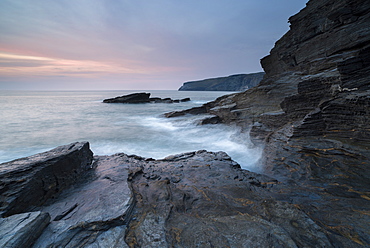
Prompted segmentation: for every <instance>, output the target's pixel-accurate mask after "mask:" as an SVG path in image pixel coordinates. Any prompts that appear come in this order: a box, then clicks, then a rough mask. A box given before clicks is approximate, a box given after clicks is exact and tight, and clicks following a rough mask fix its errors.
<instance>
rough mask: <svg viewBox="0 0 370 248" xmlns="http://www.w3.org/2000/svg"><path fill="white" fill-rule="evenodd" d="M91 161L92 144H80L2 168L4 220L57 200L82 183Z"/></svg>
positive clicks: (0, 189) (0, 190) (0, 187)
mask: <svg viewBox="0 0 370 248" xmlns="http://www.w3.org/2000/svg"><path fill="white" fill-rule="evenodd" d="M92 158H93V153H92V152H91V151H90V149H89V143H88V142H77V143H73V144H70V145H66V146H60V147H57V148H55V149H53V150H50V151H48V152H44V153H40V154H36V155H34V156H30V157H26V158H21V159H17V160H14V161H11V162H8V163H3V164H1V165H0V183H1V184H0V195H1V198H0V214H1V216H2V217H6V216H10V215H13V214H17V213H23V212H27V211H30V210H32V209H33V208H34V207H37V206H40V205H42V204H43V203H45V202H46V201H47V200H49V199H51V198H53V197H56V196H57V195H58V194H60V192H62V191H63V190H65V189H67V188H68V187H70V186H71V185H74V184H75V183H76V182H78V181H80V180H81V177H83V176H84V175H85V174H86V173H87V172H88V171H89V170H90V169H91V162H92Z"/></svg>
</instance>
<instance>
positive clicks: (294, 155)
mask: <svg viewBox="0 0 370 248" xmlns="http://www.w3.org/2000/svg"><path fill="white" fill-rule="evenodd" d="M289 21H290V23H291V27H290V31H288V33H287V34H285V35H284V36H283V37H282V38H281V39H280V40H279V41H278V42H276V44H275V47H274V48H273V49H272V50H271V52H270V55H268V56H267V57H265V58H263V59H262V60H261V63H262V66H263V68H264V70H265V72H266V76H265V77H264V79H263V80H262V81H261V83H260V84H259V85H258V86H256V87H254V88H252V89H249V90H247V91H245V92H241V93H236V94H232V95H226V96H223V97H220V98H218V99H217V100H216V101H213V102H210V103H207V104H205V105H203V106H201V107H197V108H194V109H190V110H185V111H181V112H173V113H168V114H167V117H176V116H180V115H184V114H208V117H207V118H208V119H205V120H204V121H203V124H209V123H225V124H233V125H238V126H239V127H241V128H242V129H243V130H244V131H245V132H249V131H250V136H251V138H252V139H253V141H254V143H255V144H256V145H260V146H263V147H264V155H263V158H262V159H261V161H260V166H261V168H262V173H254V172H250V171H247V170H243V169H241V168H240V166H239V165H238V164H237V163H236V162H234V161H233V160H232V159H231V158H230V157H229V156H228V155H227V154H225V153H224V152H207V151H195V152H189V153H183V154H178V155H173V156H169V157H167V158H164V159H161V160H154V159H150V158H142V157H139V156H135V155H127V154H123V153H120V154H115V155H111V156H93V155H92V153H91V151H90V150H89V144H88V143H86V142H82V143H74V144H71V145H66V146H62V147H59V148H56V149H54V150H51V151H50V152H47V153H43V154H40V155H36V156H32V157H28V158H24V159H20V160H15V161H11V162H9V163H5V164H1V165H0V179H1V185H0V190H1V191H0V192H1V204H2V205H1V213H2V217H3V218H1V219H0V226H1V228H0V245H3V246H6V247H19V246H20V245H21V246H22V247H86V248H87V247H351V248H352V247H354V248H357V247H358V248H360V247H369V244H370V228H369V223H370V214H369V213H370V204H369V202H370V162H369V161H370V151H369V147H370V120H369V118H368V116H369V114H370V83H369V82H370V73H369V72H370V68H369V67H370V29H369V26H370V25H369V24H370V2H369V1H365V0H363V1H359V0H339V1H338V0H336V1H334V0H311V1H309V2H308V4H307V6H306V8H304V9H303V10H302V11H300V12H299V13H298V14H296V15H295V16H293V17H291V18H290V19H289ZM209 114H211V115H213V117H212V118H209ZM12 168H16V169H15V170H13V169H12ZM56 173H57V174H56ZM77 179H79V180H77ZM15 186H16V187H15ZM26 200H27V201H26ZM18 203H21V204H18ZM15 230H21V231H20V232H18V231H15ZM38 236H40V237H38ZM25 237H27V239H25Z"/></svg>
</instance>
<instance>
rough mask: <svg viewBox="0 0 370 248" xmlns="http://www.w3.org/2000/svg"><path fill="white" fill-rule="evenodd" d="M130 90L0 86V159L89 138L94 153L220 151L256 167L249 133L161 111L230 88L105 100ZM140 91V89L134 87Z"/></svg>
mask: <svg viewBox="0 0 370 248" xmlns="http://www.w3.org/2000/svg"><path fill="white" fill-rule="evenodd" d="M133 92H135V91H38V92H37V91H0V120H1V121H0V163H3V162H7V161H10V160H14V159H17V158H21V157H25V156H30V155H33V154H36V153H39V152H44V151H47V150H49V149H52V148H55V147H57V146H59V145H64V144H69V143H72V142H76V141H89V142H90V147H91V150H92V151H93V152H94V154H96V155H112V154H115V153H121V152H123V153H126V154H135V155H139V156H142V157H147V158H155V159H161V158H164V157H166V156H169V155H174V154H178V153H183V152H189V151H196V150H201V149H205V150H208V151H215V152H216V151H225V152H227V153H228V154H229V155H230V156H231V157H232V159H234V160H235V161H236V162H238V163H239V164H240V165H241V166H242V167H243V168H245V169H249V170H252V171H256V170H258V168H256V162H257V161H258V159H259V157H260V155H261V149H259V148H258V147H254V146H253V145H252V144H251V142H250V141H249V137H248V134H241V133H240V132H239V130H238V128H236V127H230V126H226V125H204V126H199V125H197V122H198V121H199V119H200V118H201V117H200V116H185V117H179V118H170V119H168V118H165V117H163V116H162V114H163V113H166V112H170V111H175V110H182V109H188V108H191V107H195V106H200V105H202V104H204V103H206V102H208V101H212V100H214V99H216V98H217V97H219V96H221V95H224V94H230V92H192V91H146V92H150V93H151V97H161V98H165V97H171V98H172V99H181V98H185V97H190V98H191V101H190V102H184V103H173V104H168V103H167V104H166V103H156V104H154V103H153V104H150V103H147V104H108V103H102V100H103V99H106V98H112V97H116V96H120V95H125V94H129V93H133ZM136 92H145V91H136Z"/></svg>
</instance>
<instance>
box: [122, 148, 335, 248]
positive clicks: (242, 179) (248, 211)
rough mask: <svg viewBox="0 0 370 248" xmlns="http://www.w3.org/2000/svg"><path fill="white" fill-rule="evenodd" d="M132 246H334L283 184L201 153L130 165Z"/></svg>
mask: <svg viewBox="0 0 370 248" xmlns="http://www.w3.org/2000/svg"><path fill="white" fill-rule="evenodd" d="M129 183H130V187H131V188H132V190H133V197H134V201H135V202H136V203H135V208H134V212H133V214H134V215H133V218H132V219H131V221H130V223H129V229H128V233H127V236H126V242H127V244H128V245H129V246H130V247H332V244H331V242H330V241H329V239H328V237H327V235H326V231H325V230H324V229H322V228H321V227H320V226H319V225H317V223H315V222H314V221H313V220H312V219H311V218H310V217H309V216H308V215H307V214H306V213H304V212H303V211H301V210H300V209H299V208H298V207H297V206H296V205H294V204H291V203H289V202H288V201H286V200H278V198H277V197H276V195H278V192H279V191H282V190H283V188H285V187H282V186H283V184H281V183H280V182H278V181H277V180H274V179H272V178H269V177H267V176H263V175H260V174H256V173H252V172H248V171H245V170H242V169H241V168H240V166H239V165H238V164H237V163H235V162H233V161H232V160H231V159H230V157H229V156H228V155H227V154H226V153H223V152H217V153H212V152H206V151H198V152H193V153H186V154H180V155H177V156H171V157H168V158H166V159H164V160H157V161H145V163H141V164H140V163H136V165H135V164H133V165H131V166H130V175H129Z"/></svg>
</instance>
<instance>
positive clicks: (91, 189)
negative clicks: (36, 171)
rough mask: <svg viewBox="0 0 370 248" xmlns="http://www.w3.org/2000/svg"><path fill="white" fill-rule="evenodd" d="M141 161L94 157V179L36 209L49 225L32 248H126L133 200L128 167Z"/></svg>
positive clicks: (125, 158)
mask: <svg viewBox="0 0 370 248" xmlns="http://www.w3.org/2000/svg"><path fill="white" fill-rule="evenodd" d="M139 162H140V160H138V159H136V158H132V157H130V156H127V155H124V154H117V155H112V156H95V157H94V167H95V170H94V176H93V177H92V178H91V179H90V180H89V181H87V182H85V183H83V184H77V185H75V187H73V188H71V189H70V190H67V191H65V192H64V193H63V194H61V195H60V196H59V197H58V198H56V199H55V200H54V201H53V202H51V203H50V204H47V205H44V206H41V207H40V208H39V209H40V210H41V211H45V212H48V213H50V215H51V220H52V221H51V223H50V224H49V226H48V227H47V228H46V229H45V230H44V232H43V234H42V235H41V236H40V238H39V239H38V240H37V242H36V243H35V244H34V246H33V247H39V248H43V247H128V246H127V245H126V244H125V241H124V238H125V232H126V225H127V223H128V221H129V219H130V218H131V214H132V211H133V201H132V199H131V190H130V188H129V186H128V184H127V178H128V166H129V164H131V163H139Z"/></svg>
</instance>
